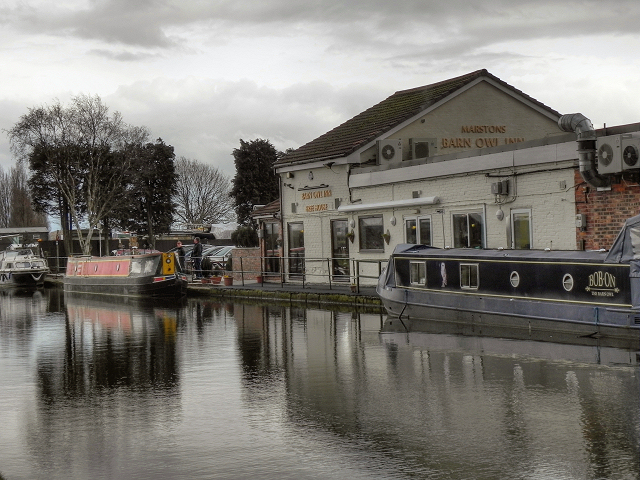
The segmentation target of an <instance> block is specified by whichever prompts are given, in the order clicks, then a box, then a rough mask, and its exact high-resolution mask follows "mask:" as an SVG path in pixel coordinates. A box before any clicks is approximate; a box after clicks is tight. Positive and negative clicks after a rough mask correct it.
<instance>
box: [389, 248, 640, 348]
mask: <svg viewBox="0 0 640 480" xmlns="http://www.w3.org/2000/svg"><path fill="white" fill-rule="evenodd" d="M603 258H604V255H603V254H601V253H598V252H532V251H527V252H515V251H510V252H508V253H507V252H504V251H472V250H457V251H455V250H448V251H447V250H439V249H429V248H426V247H423V246H410V245H404V246H400V247H399V248H398V249H397V250H396V252H394V254H393V255H392V257H391V258H390V260H389V264H388V267H387V270H386V271H385V272H384V273H383V274H382V275H381V277H380V279H379V282H378V287H377V292H378V295H379V296H380V299H381V301H382V303H383V304H384V306H385V308H386V310H387V312H388V313H389V315H391V316H395V317H400V318H405V319H414V320H419V319H422V320H441V321H447V322H459V323H474V322H479V321H480V319H481V321H482V322H483V323H487V324H492V325H510V326H513V327H516V328H520V327H522V328H526V329H532V328H543V329H545V330H549V329H557V330H566V331H572V332H575V333H579V334H585V335H590V334H594V333H595V332H600V333H602V332H603V331H604V329H607V330H608V333H609V334H615V335H618V334H619V335H622V336H627V335H629V334H630V335H635V336H638V335H639V333H640V309H639V308H638V307H637V306H636V305H635V304H636V303H637V302H635V301H634V299H635V298H636V297H637V293H634V292H637V291H638V285H637V283H638V280H639V279H638V278H635V276H634V275H635V274H633V273H632V272H633V271H635V269H634V268H631V269H630V267H629V264H612V263H604V262H603ZM615 332H617V333H615Z"/></svg>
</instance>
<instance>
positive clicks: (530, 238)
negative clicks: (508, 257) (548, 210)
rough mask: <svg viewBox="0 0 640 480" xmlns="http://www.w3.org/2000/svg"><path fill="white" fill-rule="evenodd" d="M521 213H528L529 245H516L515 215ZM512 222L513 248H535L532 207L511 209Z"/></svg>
mask: <svg viewBox="0 0 640 480" xmlns="http://www.w3.org/2000/svg"><path fill="white" fill-rule="evenodd" d="M519 215H527V217H528V218H527V221H528V225H529V247H528V248H524V247H516V228H515V225H516V224H515V217H516V216H519ZM509 218H510V222H511V248H513V249H514V250H531V249H532V248H533V225H532V222H533V216H532V214H531V209H530V208H514V209H513V210H511V212H510V214H509Z"/></svg>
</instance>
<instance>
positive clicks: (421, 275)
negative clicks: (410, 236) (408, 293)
mask: <svg viewBox="0 0 640 480" xmlns="http://www.w3.org/2000/svg"><path fill="white" fill-rule="evenodd" d="M414 266H416V267H417V273H418V276H417V279H415V278H414V268H413V267H414ZM409 284H410V285H420V286H425V285H426V284H427V262H426V261H424V260H410V261H409Z"/></svg>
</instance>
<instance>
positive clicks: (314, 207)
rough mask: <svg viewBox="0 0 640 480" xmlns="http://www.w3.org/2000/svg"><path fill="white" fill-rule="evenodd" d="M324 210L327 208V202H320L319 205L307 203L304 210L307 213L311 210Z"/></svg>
mask: <svg viewBox="0 0 640 480" xmlns="http://www.w3.org/2000/svg"><path fill="white" fill-rule="evenodd" d="M326 210H329V205H328V204H327V203H321V204H319V205H307V207H306V211H307V212H308V213H311V212H324V211H326Z"/></svg>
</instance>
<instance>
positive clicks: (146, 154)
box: [114, 138, 177, 247]
mask: <svg viewBox="0 0 640 480" xmlns="http://www.w3.org/2000/svg"><path fill="white" fill-rule="evenodd" d="M128 154H129V155H130V156H131V161H132V167H133V168H132V171H131V175H130V177H129V178H128V184H127V186H126V193H125V197H126V200H125V201H123V202H121V206H120V207H119V208H118V209H117V210H116V211H115V212H114V217H115V218H117V219H118V222H117V223H118V224H119V225H120V226H121V227H122V228H125V229H127V230H132V231H135V232H136V233H137V234H138V236H139V237H143V236H146V237H148V238H149V242H150V244H151V245H152V247H153V246H155V236H156V235H159V234H161V233H168V232H169V231H170V230H171V223H172V220H173V216H174V212H175V204H174V203H173V201H172V195H173V192H174V189H175V185H176V182H177V175H176V171H175V163H174V161H175V154H174V152H173V147H172V146H170V145H166V144H165V143H164V142H163V141H162V139H160V138H159V139H158V140H156V142H155V143H147V144H146V145H142V146H136V147H132V151H129V152H128Z"/></svg>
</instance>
